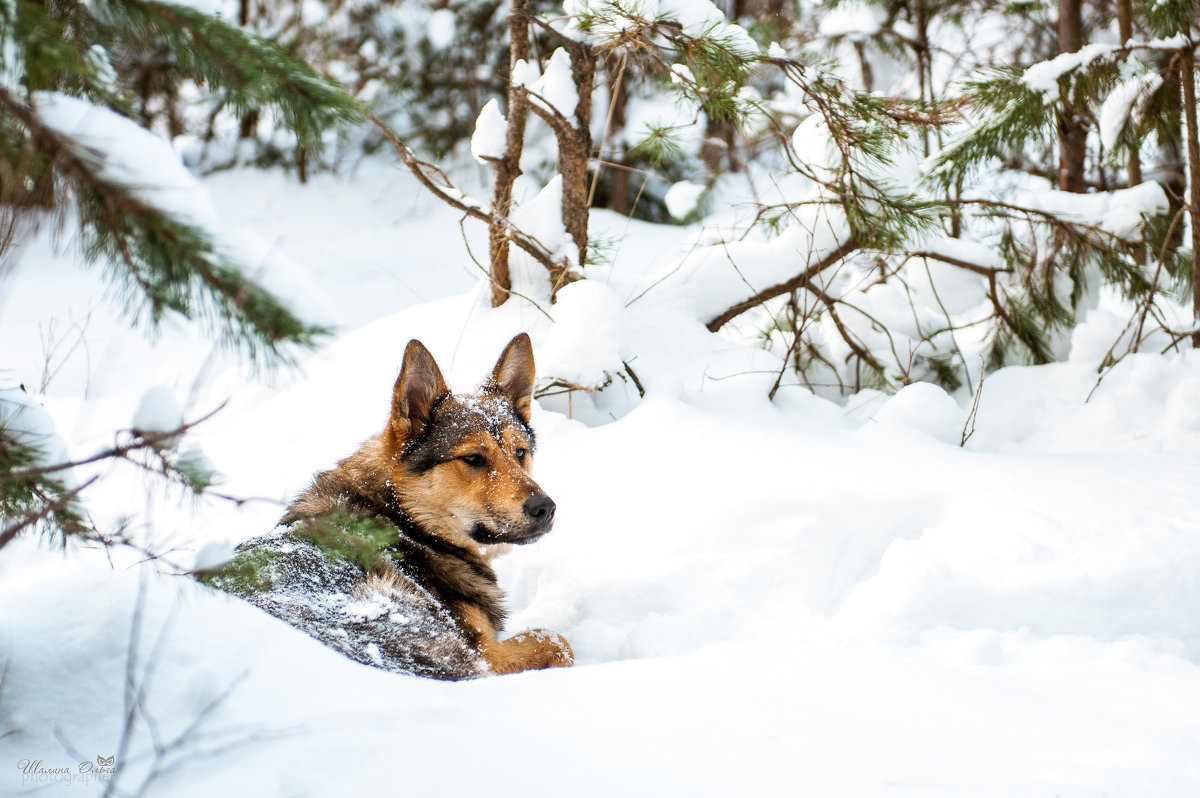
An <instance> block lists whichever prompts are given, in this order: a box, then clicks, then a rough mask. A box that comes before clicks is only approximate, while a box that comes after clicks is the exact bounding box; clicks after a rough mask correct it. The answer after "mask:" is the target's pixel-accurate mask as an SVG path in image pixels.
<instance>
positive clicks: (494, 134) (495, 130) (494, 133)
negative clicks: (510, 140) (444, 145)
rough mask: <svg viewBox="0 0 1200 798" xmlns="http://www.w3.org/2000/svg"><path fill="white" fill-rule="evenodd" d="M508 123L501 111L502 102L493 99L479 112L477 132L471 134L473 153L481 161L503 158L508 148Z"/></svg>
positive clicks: (476, 122) (476, 124)
mask: <svg viewBox="0 0 1200 798" xmlns="http://www.w3.org/2000/svg"><path fill="white" fill-rule="evenodd" d="M507 131H508V123H507V122H506V121H505V119H504V115H503V114H501V113H500V102H499V101H498V100H495V99H492V100H488V102H487V105H485V106H483V110H482V111H480V112H479V118H478V119H476V120H475V133H474V134H473V135H472V136H471V154H472V155H474V156H475V160H477V161H479V162H480V163H487V162H488V159H489V158H492V159H497V160H498V159H501V158H503V157H504V152H505V150H506V149H507V141H506V136H507Z"/></svg>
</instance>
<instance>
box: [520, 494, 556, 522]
mask: <svg viewBox="0 0 1200 798" xmlns="http://www.w3.org/2000/svg"><path fill="white" fill-rule="evenodd" d="M524 509H525V515H527V516H529V520H531V521H533V522H534V523H535V524H537V525H538V526H547V525H549V523H550V522H551V521H552V520H553V519H554V500H553V499H551V498H550V497H549V496H547V495H545V494H544V493H543V494H540V495H538V496H532V497H530V498H529V499H527V500H526V502H525V508H524Z"/></svg>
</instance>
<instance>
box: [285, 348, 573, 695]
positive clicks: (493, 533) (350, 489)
mask: <svg viewBox="0 0 1200 798" xmlns="http://www.w3.org/2000/svg"><path fill="white" fill-rule="evenodd" d="M533 383H534V370H533V355H532V348H531V346H530V344H529V338H528V336H525V335H520V336H517V337H516V338H514V339H513V340H512V341H511V342H510V343H509V345H508V346H507V347H506V348H505V350H504V353H503V354H502V355H501V356H500V359H499V361H498V362H497V364H496V367H495V369H494V370H493V371H492V373H491V374H490V375H489V377H488V379H487V380H486V381H485V382H484V384H483V387H482V393H480V394H475V395H470V396H463V397H458V396H455V395H453V394H450V393H449V389H448V388H447V387H446V383H445V380H444V379H443V378H442V375H441V371H440V370H439V369H438V366H437V364H436V362H435V361H434V359H433V357H432V355H430V354H429V352H428V350H426V349H425V347H424V346H422V345H421V344H420V343H419V342H417V341H412V342H410V343H409V345H408V347H407V349H406V350H405V355H404V366H403V368H402V369H401V373H400V375H399V377H398V378H397V380H396V384H395V387H394V388H393V392H392V403H391V412H390V414H389V417H388V422H387V425H386V426H385V428H384V430H383V432H381V433H380V434H378V435H376V436H374V437H372V438H370V439H369V440H367V441H366V442H365V443H363V445H362V446H361V447H360V448H359V450H358V451H357V452H355V453H354V454H352V455H350V456H349V457H347V458H345V459H344V460H342V461H341V462H339V463H338V465H337V467H336V468H334V469H332V470H330V471H326V472H323V473H321V474H318V475H317V477H316V479H315V480H314V483H313V485H312V487H310V488H309V489H308V490H307V491H306V492H305V493H303V494H302V495H301V496H300V497H299V498H297V499H296V501H295V502H293V503H292V505H291V506H290V507H289V508H288V512H287V514H286V515H285V516H284V518H283V523H285V524H291V523H296V522H298V521H305V520H308V519H313V518H318V517H320V516H324V515H329V514H331V513H335V512H339V511H349V512H352V513H365V514H369V515H374V516H376V517H382V518H385V519H392V518H393V517H394V516H393V515H391V513H393V512H394V510H395V509H398V510H400V511H402V513H403V515H404V516H405V517H407V519H409V520H410V521H411V523H412V524H413V525H415V527H416V529H415V530H413V531H412V532H411V534H413V535H416V534H417V530H419V532H420V534H421V535H427V536H432V537H433V538H436V539H438V540H440V541H442V542H443V543H445V544H448V545H449V546H450V547H451V549H449V550H442V549H439V547H438V546H436V545H435V546H433V548H429V546H427V545H424V544H421V547H419V549H412V550H409V551H408V553H407V554H406V555H405V559H403V560H402V561H401V562H400V565H399V570H398V569H397V568H396V567H384V568H381V569H379V570H378V571H377V572H375V573H372V574H370V575H368V576H367V577H366V578H365V579H364V581H363V583H362V590H363V591H364V594H369V593H370V592H371V591H378V592H382V593H385V594H386V593H403V592H406V591H409V592H411V591H413V590H425V589H426V587H428V586H435V585H440V586H441V588H436V587H433V588H431V589H433V590H434V592H435V593H436V592H437V591H438V590H439V589H440V590H442V593H441V595H455V596H467V597H470V598H469V600H465V599H454V600H444V601H442V602H441V603H442V606H443V607H444V608H445V609H446V610H447V611H449V613H450V614H451V616H453V618H454V621H455V623H456V624H457V625H458V626H459V628H460V629H461V630H462V632H463V633H464V634H465V635H466V636H467V638H468V639H469V640H470V641H472V645H473V647H474V648H475V649H476V650H477V651H478V652H479V653H480V654H481V655H482V656H483V658H484V659H485V660H486V661H487V663H488V664H489V666H490V667H491V668H492V670H493V671H495V672H496V673H516V672H518V671H523V670H529V669H535V668H549V667H563V666H568V665H570V664H571V663H572V662H573V661H574V654H573V653H572V651H571V646H570V645H569V644H568V643H567V641H566V640H565V639H564V638H563V637H562V636H561V635H558V634H556V633H554V632H548V631H545V630H540V629H535V630H531V631H528V632H522V633H520V634H518V635H515V636H513V637H511V638H509V639H507V640H501V639H500V633H501V631H502V623H503V619H504V610H503V593H502V592H501V591H500V588H499V586H498V585H497V584H496V581H495V575H494V573H493V572H492V571H491V569H490V567H488V566H489V564H490V562H491V561H492V560H493V559H494V558H495V557H498V556H500V555H502V554H505V553H507V552H508V551H509V550H510V549H511V548H512V544H511V543H510V542H508V541H512V542H516V543H525V542H528V541H530V540H533V539H536V538H537V537H538V536H540V535H541V534H545V532H546V531H548V530H549V528H550V525H551V523H552V522H553V503H552V502H550V503H549V506H550V510H549V514H548V515H545V516H544V517H543V518H541V519H540V521H539V520H538V519H537V517H536V516H534V515H533V512H534V511H533V510H530V511H529V512H527V511H526V506H527V502H530V501H531V500H532V499H536V500H537V501H544V502H548V498H547V497H546V496H545V494H544V493H543V492H542V490H541V488H540V487H538V485H537V483H536V482H534V481H533V479H532V477H531V476H530V473H529V471H530V468H531V467H532V465H533V457H532V448H533V445H532V443H533V442H532V440H531V436H532V431H531V429H530V428H529V427H528V423H529V417H530V412H531V409H532V393H533ZM472 414H474V415H472ZM513 414H515V415H516V416H517V417H519V418H520V419H521V420H522V421H523V422H524V426H522V423H521V421H518V420H517V419H516V418H514V416H513ZM455 418H458V419H460V421H459V423H460V426H459V427H453V426H449V427H447V426H439V425H446V424H452V423H453V421H451V422H446V421H445V419H451V420H453V419H455ZM463 418H466V419H468V421H466V422H463V421H461V419H463ZM481 419H483V420H486V423H483V421H481ZM497 419H499V421H498V420H497ZM501 422H503V425H501ZM462 424H465V425H466V426H461V425H462ZM472 425H475V426H472ZM447 429H449V430H451V431H453V430H458V431H457V432H454V433H453V434H449V433H447V434H446V436H445V437H444V438H436V437H435V436H436V435H437V434H438V433H444V432H446V430H447ZM422 436H424V437H422ZM431 440H437V441H439V443H438V445H437V446H436V447H434V449H433V455H432V456H431V459H428V460H427V461H426V462H425V464H424V465H420V466H415V465H413V461H414V458H418V459H419V457H420V455H418V454H414V453H413V448H414V447H418V448H419V447H421V446H424V447H426V448H427V449H428V448H429V447H430V443H429V441H431ZM473 462H474V464H473ZM481 463H482V464H483V465H480V464H481ZM531 506H532V505H531ZM531 519H534V520H533V521H531ZM393 523H397V525H398V528H399V529H401V531H403V529H404V527H403V524H402V523H400V522H397V521H393ZM481 527H483V528H484V532H479V531H478V530H479V529H480V528H481ZM417 538H418V542H419V538H420V535H418V536H417ZM481 541H482V542H481ZM427 542H428V541H427ZM418 565H419V566H420V567H421V568H424V569H427V570H425V571H421V572H414V571H413V568H416V567H418ZM401 571H404V573H401ZM423 574H428V576H429V578H428V580H427V579H425V577H424V575H423ZM414 580H415V582H414ZM418 583H419V584H420V585H423V586H426V587H418Z"/></svg>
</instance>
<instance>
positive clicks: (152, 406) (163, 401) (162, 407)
mask: <svg viewBox="0 0 1200 798" xmlns="http://www.w3.org/2000/svg"><path fill="white" fill-rule="evenodd" d="M182 426H183V411H182V410H180V409H179V405H178V404H177V403H176V402H175V397H174V396H172V395H171V391H170V389H169V388H167V387H165V386H163V385H155V386H154V387H153V388H150V389H149V390H148V391H146V392H145V393H144V394H142V398H141V400H140V401H139V402H138V406H137V410H135V411H134V412H133V424H132V425H131V427H132V428H133V429H134V430H136V431H138V432H171V431H173V430H177V429H179V428H180V427H182Z"/></svg>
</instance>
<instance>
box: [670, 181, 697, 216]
mask: <svg viewBox="0 0 1200 798" xmlns="http://www.w3.org/2000/svg"><path fill="white" fill-rule="evenodd" d="M703 194H704V186H703V185H701V184H700V183H692V182H690V181H688V180H680V181H679V182H678V183H674V184H672V186H671V187H670V188H669V189H667V193H666V196H664V197H663V200H664V201H665V202H666V203H667V212H668V213H670V214H671V216H673V217H674V218H676V219H686V218H687V217H688V216H689V215H690V214H691V213H692V211H694V210H696V206H697V205H698V204H699V203H700V197H701V196H703Z"/></svg>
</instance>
